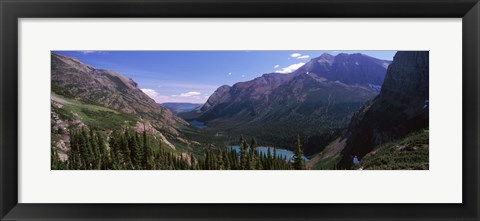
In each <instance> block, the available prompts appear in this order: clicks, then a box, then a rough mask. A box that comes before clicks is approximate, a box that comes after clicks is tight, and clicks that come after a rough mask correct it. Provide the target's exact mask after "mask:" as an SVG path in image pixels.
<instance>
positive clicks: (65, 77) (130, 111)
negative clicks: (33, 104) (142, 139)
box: [51, 53, 186, 134]
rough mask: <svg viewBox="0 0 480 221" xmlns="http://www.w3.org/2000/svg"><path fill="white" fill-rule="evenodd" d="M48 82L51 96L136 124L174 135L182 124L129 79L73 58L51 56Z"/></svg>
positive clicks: (184, 123)
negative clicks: (110, 113) (125, 117)
mask: <svg viewBox="0 0 480 221" xmlns="http://www.w3.org/2000/svg"><path fill="white" fill-rule="evenodd" d="M51 83H52V94H56V95H58V96H61V97H63V98H65V99H63V98H62V99H61V100H67V99H73V100H74V102H81V103H84V104H88V105H94V106H99V107H102V108H108V109H109V110H112V111H114V112H119V113H122V114H123V115H128V116H131V117H132V118H134V119H135V121H138V122H142V121H148V122H149V124H151V125H152V126H153V127H154V128H156V129H157V130H162V131H167V132H169V133H171V134H178V130H179V128H180V127H181V126H182V125H186V122H185V121H184V120H183V119H181V118H178V117H176V116H175V115H174V114H173V113H172V112H171V111H170V110H168V109H167V108H165V107H162V106H160V105H158V104H157V103H155V101H154V100H153V99H151V98H150V97H148V96H147V95H146V94H145V93H143V92H142V91H141V90H140V89H139V88H138V85H137V83H135V82H134V81H133V80H132V79H129V78H127V77H125V76H123V75H121V74H118V73H116V72H113V71H109V70H101V69H95V68H93V67H91V66H88V65H86V64H83V63H82V62H80V61H79V60H77V59H75V58H71V57H67V56H63V55H58V54H54V53H52V54H51ZM52 99H53V98H52ZM52 102H53V100H52ZM70 103H72V102H70ZM64 104H65V103H64ZM79 105H80V104H79ZM79 105H77V106H79ZM85 106H86V105H85ZM96 109H99V108H96ZM80 110H87V109H86V108H83V109H82V108H80ZM97 114H98V113H97ZM77 115H78V114H77ZM99 120H101V119H99Z"/></svg>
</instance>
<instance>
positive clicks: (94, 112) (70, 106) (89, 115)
mask: <svg viewBox="0 0 480 221" xmlns="http://www.w3.org/2000/svg"><path fill="white" fill-rule="evenodd" d="M51 96H52V100H54V101H55V102H57V103H59V104H61V105H62V107H61V108H58V107H55V105H52V111H54V112H57V113H58V114H59V115H60V117H61V118H63V119H67V120H72V119H78V120H80V121H82V122H83V123H84V124H86V125H88V126H89V127H90V128H93V129H100V130H111V129H120V128H122V127H123V126H125V124H127V125H129V126H134V125H135V123H136V117H134V116H132V115H130V114H125V113H121V112H118V111H115V110H112V109H109V108H106V107H101V106H96V105H91V104H85V103H83V102H81V101H77V100H74V99H69V98H66V97H62V96H60V95H56V94H52V95H51Z"/></svg>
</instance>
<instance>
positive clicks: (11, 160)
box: [0, 0, 480, 221]
mask: <svg viewBox="0 0 480 221" xmlns="http://www.w3.org/2000/svg"><path fill="white" fill-rule="evenodd" d="M0 14H1V39H0V44H1V59H0V67H1V74H0V83H1V86H0V107H1V114H0V130H1V133H0V145H1V146H0V156H1V162H0V171H1V173H0V177H1V183H0V216H1V220H87V219H88V220H102V219H110V220H147V219H148V220H187V219H196V220H214V219H215V220H272V219H279V220H374V219H376V220H472V221H473V220H479V207H480V205H479V159H480V157H479V151H478V146H479V138H478V135H479V130H478V126H479V117H478V116H479V107H478V106H479V102H478V99H479V74H480V70H479V62H480V57H479V53H480V45H479V40H480V36H479V35H480V4H479V3H478V0H366V1H360V0H297V1H295V0H257V1H254V0H243V1H241V0H221V1H220V0H142V1H135V0H118V1H108V0H100V1H92V0H63V1H58V0H39V1H33V0H0ZM75 17H88V18H107V17H108V18H120V17H126V18H133V17H213V18H227V17H259V18H266V17H268V18H277V17H283V18H294V17H303V18H311V17H334V18H337V17H348V18H352V17H370V18H379V19H381V18H391V17H395V18H426V17H431V18H444V17H450V18H451V17H456V18H462V20H463V22H462V23H463V24H462V28H463V29H462V35H463V37H462V40H463V76H462V78H463V79H462V84H463V88H462V93H463V146H462V149H463V181H462V182H463V203H462V204H23V203H18V186H17V185H18V153H17V145H18V140H17V138H18V91H17V90H18V80H17V78H18V72H17V71H18V69H17V64H18V23H17V20H18V19H19V18H75ZM452 148H455V147H452ZM439 194H441V193H439Z"/></svg>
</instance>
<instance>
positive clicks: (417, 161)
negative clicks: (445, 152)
mask: <svg viewBox="0 0 480 221" xmlns="http://www.w3.org/2000/svg"><path fill="white" fill-rule="evenodd" d="M428 137H429V136H428V130H421V131H418V132H415V133H412V134H410V135H408V136H406V137H405V138H402V139H399V140H396V141H392V142H389V143H386V144H383V145H380V146H378V147H376V148H375V149H374V150H373V151H372V152H371V153H369V154H367V155H366V156H365V157H363V158H362V160H361V162H360V164H359V165H356V166H355V168H354V169H360V168H361V169H364V170H428V166H429V164H428V162H429V149H428V146H429V145H428Z"/></svg>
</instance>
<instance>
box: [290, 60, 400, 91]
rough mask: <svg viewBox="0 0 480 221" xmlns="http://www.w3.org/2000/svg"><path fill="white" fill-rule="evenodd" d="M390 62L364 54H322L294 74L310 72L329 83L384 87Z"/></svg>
mask: <svg viewBox="0 0 480 221" xmlns="http://www.w3.org/2000/svg"><path fill="white" fill-rule="evenodd" d="M390 63H391V62H390V61H385V60H379V59H376V58H372V57H369V56H367V55H363V54H358V53H357V54H343V53H342V54H338V55H337V56H332V55H330V54H322V55H321V56H320V57H318V58H314V59H312V60H311V61H309V62H308V63H306V64H305V65H304V66H302V67H300V68H299V69H297V70H296V71H295V72H294V73H293V74H301V73H306V72H309V74H311V75H315V76H316V77H318V78H324V79H326V80H328V81H340V82H342V83H345V84H349V85H364V86H367V85H368V84H373V85H382V83H383V80H384V77H385V72H386V69H387V67H388V65H390Z"/></svg>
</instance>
